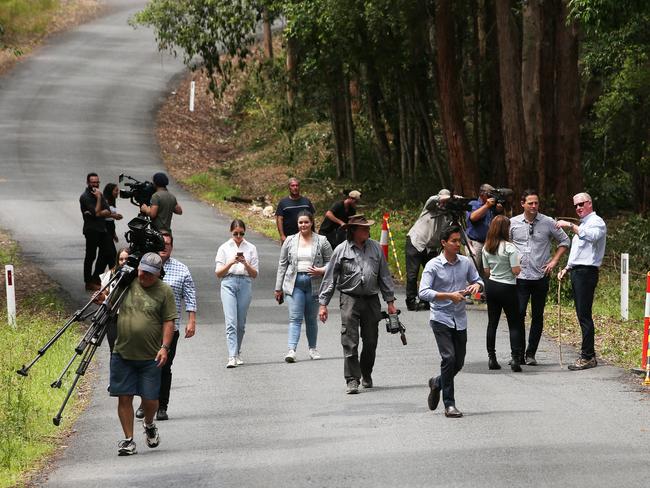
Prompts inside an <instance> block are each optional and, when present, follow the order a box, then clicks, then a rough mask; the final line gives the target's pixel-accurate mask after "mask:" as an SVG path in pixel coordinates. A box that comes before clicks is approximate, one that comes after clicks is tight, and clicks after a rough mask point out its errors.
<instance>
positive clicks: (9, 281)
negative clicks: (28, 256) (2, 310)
mask: <svg viewBox="0 0 650 488" xmlns="http://www.w3.org/2000/svg"><path fill="white" fill-rule="evenodd" d="M5 284H6V288H7V321H8V322H9V325H10V326H11V327H13V328H16V280H15V277H14V267H13V266H12V265H11V264H7V265H5Z"/></svg>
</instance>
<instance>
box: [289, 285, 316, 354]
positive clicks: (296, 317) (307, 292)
mask: <svg viewBox="0 0 650 488" xmlns="http://www.w3.org/2000/svg"><path fill="white" fill-rule="evenodd" d="M287 305H288V306H289V349H293V350H294V351H295V349H296V348H297V347H298V341H299V340H300V327H301V326H302V319H303V317H304V319H305V328H306V329H307V343H308V344H309V348H310V349H312V348H316V341H317V339H318V322H317V321H316V317H317V316H318V300H317V299H316V297H315V296H313V295H312V293H311V278H310V277H309V275H308V274H307V273H298V274H296V283H295V285H294V287H293V293H292V294H291V295H287Z"/></svg>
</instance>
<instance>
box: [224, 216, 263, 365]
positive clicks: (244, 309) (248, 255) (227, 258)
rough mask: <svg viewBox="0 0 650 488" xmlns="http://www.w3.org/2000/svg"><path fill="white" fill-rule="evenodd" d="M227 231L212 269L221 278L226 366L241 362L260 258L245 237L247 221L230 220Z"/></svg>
mask: <svg viewBox="0 0 650 488" xmlns="http://www.w3.org/2000/svg"><path fill="white" fill-rule="evenodd" d="M230 234H231V235H232V237H231V238H230V239H228V240H227V241H226V242H224V243H223V244H222V245H221V246H219V250H218V251H217V257H216V258H215V262H216V268H215V273H216V275H217V278H220V279H221V305H222V306H223V315H224V318H225V322H226V342H227V344H228V363H227V364H226V368H235V367H237V366H239V365H241V364H244V361H243V360H242V358H241V344H242V341H243V340H244V332H245V329H246V314H247V313H248V307H249V305H250V303H251V298H252V296H253V290H252V289H253V280H254V279H255V278H256V277H257V272H258V265H259V264H258V263H259V259H258V256H257V248H256V247H255V246H254V245H253V244H251V243H250V242H248V241H247V240H245V239H244V235H245V234H246V224H245V223H244V221H243V220H240V219H235V220H233V221H232V222H231V223H230Z"/></svg>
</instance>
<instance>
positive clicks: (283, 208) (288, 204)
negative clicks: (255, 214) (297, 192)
mask: <svg viewBox="0 0 650 488" xmlns="http://www.w3.org/2000/svg"><path fill="white" fill-rule="evenodd" d="M303 210H308V211H310V212H311V213H312V214H313V213H314V212H315V210H314V206H313V205H312V204H311V201H310V200H309V198H307V197H300V198H298V199H297V200H293V199H292V198H291V197H284V198H283V199H282V200H280V203H278V208H277V209H276V211H275V215H279V216H281V217H282V218H283V220H282V231H283V232H284V235H285V236H290V235H292V234H297V233H298V214H299V213H300V212H302V211H303Z"/></svg>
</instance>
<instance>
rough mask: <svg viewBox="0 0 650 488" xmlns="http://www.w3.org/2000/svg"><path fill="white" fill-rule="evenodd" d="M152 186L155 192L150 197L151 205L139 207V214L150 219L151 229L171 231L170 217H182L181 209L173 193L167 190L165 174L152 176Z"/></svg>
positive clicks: (167, 181)
mask: <svg viewBox="0 0 650 488" xmlns="http://www.w3.org/2000/svg"><path fill="white" fill-rule="evenodd" d="M152 180H153V184H154V186H155V187H156V192H155V193H154V194H153V196H152V197H151V205H147V204H144V203H143V204H142V205H140V212H142V213H143V214H144V215H148V216H149V218H151V227H153V228H154V229H155V230H157V231H159V232H160V231H163V230H166V231H167V232H170V233H171V231H172V217H173V216H174V214H177V215H182V214H183V209H182V207H181V206H180V205H179V204H178V202H177V201H176V197H175V196H174V194H173V193H171V192H170V191H169V190H167V185H169V178H167V175H166V174H165V173H156V174H155V175H153V178H152Z"/></svg>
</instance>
